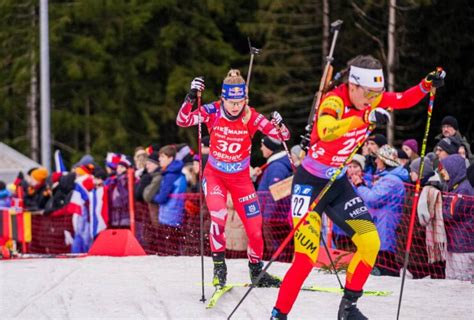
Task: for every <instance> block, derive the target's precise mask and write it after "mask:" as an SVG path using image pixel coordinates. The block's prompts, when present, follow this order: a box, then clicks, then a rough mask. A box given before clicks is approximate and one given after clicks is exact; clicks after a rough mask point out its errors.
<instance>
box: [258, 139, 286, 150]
mask: <svg viewBox="0 0 474 320" xmlns="http://www.w3.org/2000/svg"><path fill="white" fill-rule="evenodd" d="M262 143H263V145H264V146H265V147H267V148H268V149H270V150H271V151H273V152H277V151H280V150H283V144H282V143H281V141H280V140H277V139H274V138H271V137H268V136H267V137H264V138H263V139H262Z"/></svg>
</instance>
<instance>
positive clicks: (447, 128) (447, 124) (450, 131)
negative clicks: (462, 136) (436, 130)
mask: <svg viewBox="0 0 474 320" xmlns="http://www.w3.org/2000/svg"><path fill="white" fill-rule="evenodd" d="M441 130H442V131H443V136H445V137H452V136H454V134H455V133H456V131H458V130H459V126H458V120H457V119H456V118H455V117H453V116H446V117H444V118H443V120H441Z"/></svg>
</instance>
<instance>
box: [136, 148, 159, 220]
mask: <svg viewBox="0 0 474 320" xmlns="http://www.w3.org/2000/svg"><path fill="white" fill-rule="evenodd" d="M158 158H159V155H158V152H152V153H151V154H149V155H148V157H147V159H146V162H145V173H144V174H143V175H142V177H141V179H140V181H139V182H138V184H137V185H136V187H135V199H137V201H145V202H147V203H152V200H153V197H154V196H155V195H156V194H157V193H158V191H159V188H160V184H161V172H160V160H159V159H158ZM150 217H152V222H153V223H154V224H157V223H158V217H157V216H156V215H155V214H154V213H153V214H152V215H151V216H150Z"/></svg>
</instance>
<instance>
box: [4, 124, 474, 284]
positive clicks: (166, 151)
mask: <svg viewBox="0 0 474 320" xmlns="http://www.w3.org/2000/svg"><path fill="white" fill-rule="evenodd" d="M441 129H442V130H441V133H440V134H439V135H437V136H436V137H435V140H436V141H435V142H436V146H435V148H434V150H433V151H432V152H429V153H428V154H426V156H425V157H424V158H423V159H422V158H420V156H419V154H420V145H419V144H418V142H417V141H416V140H415V139H408V140H405V141H403V142H402V144H401V145H400V147H399V148H395V147H394V146H391V145H389V144H388V143H387V139H386V137H385V136H383V135H382V134H373V135H371V136H370V137H369V138H368V140H367V142H366V143H365V144H364V146H363V148H362V152H361V153H360V154H356V155H355V156H354V158H353V159H352V161H351V162H350V163H349V164H348V166H347V171H346V174H347V176H348V177H349V180H350V181H351V183H352V185H353V187H354V189H355V190H356V192H357V193H358V195H359V196H360V197H361V198H362V199H363V200H364V202H365V203H366V206H367V210H368V211H369V213H370V215H371V216H372V218H373V219H374V221H375V224H376V227H377V230H378V232H379V234H380V239H381V249H380V253H379V256H378V259H379V260H383V261H384V263H377V264H376V267H375V268H374V270H373V273H374V274H376V275H391V276H398V275H399V272H400V268H401V263H400V261H399V260H397V258H396V255H397V253H400V252H401V251H402V250H404V248H403V245H402V244H401V239H400V238H405V240H406V234H404V235H402V234H400V228H399V226H400V223H401V221H402V219H403V216H404V210H406V208H410V207H411V203H408V204H407V201H408V199H410V201H411V200H412V199H413V194H412V193H413V191H412V190H413V188H407V186H409V185H410V184H414V183H416V181H417V180H418V179H420V184H421V187H422V189H421V193H420V197H419V202H418V205H417V208H416V209H417V215H418V219H417V223H418V224H419V225H420V226H422V227H423V229H424V231H423V234H422V237H423V239H424V244H423V246H422V247H423V248H424V249H423V252H422V254H423V255H424V256H426V263H428V264H432V265H439V266H442V268H443V269H444V270H445V277H446V278H449V279H461V280H469V281H473V270H472V266H473V265H474V187H473V185H474V169H473V162H474V158H473V155H472V152H471V149H470V144H469V142H468V141H467V139H466V138H465V137H464V136H463V135H462V134H461V133H460V131H459V127H458V122H457V120H456V119H455V118H454V117H452V116H446V117H445V118H444V119H443V120H442V122H441ZM260 151H261V153H262V156H263V158H265V159H266V162H265V164H263V165H262V166H260V167H255V168H251V170H250V175H251V177H252V181H254V183H255V186H256V189H257V190H258V196H259V200H260V202H261V205H262V214H263V217H264V220H265V221H272V219H273V222H272V223H271V225H272V226H277V227H278V228H286V229H285V230H287V231H288V232H289V231H290V227H291V219H290V217H289V210H290V200H291V199H289V197H287V198H284V199H281V200H278V201H275V200H274V199H273V198H272V197H271V196H270V193H269V190H270V186H272V185H274V184H277V183H280V182H282V181H283V180H285V179H287V178H288V177H290V176H292V174H293V170H294V167H297V166H299V165H300V163H301V161H302V159H301V158H299V157H300V153H301V148H300V147H299V146H294V147H293V148H291V151H290V154H287V152H286V150H285V148H284V146H283V144H282V142H281V141H279V140H276V139H273V138H270V137H265V138H263V139H262V141H261V147H260ZM208 154H209V137H204V138H203V139H202V145H201V157H202V159H200V157H199V155H198V154H197V153H196V152H195V151H193V150H192V149H191V148H190V147H189V146H188V145H187V144H176V145H166V146H162V147H159V146H158V145H150V146H148V147H138V148H136V149H135V153H134V155H133V158H131V157H129V156H127V155H124V154H120V153H112V152H111V153H108V154H107V155H106V157H105V159H104V160H96V159H94V158H93V157H92V156H90V155H85V156H83V157H82V159H81V160H80V161H79V162H77V163H76V164H74V165H73V166H72V167H71V168H70V170H66V169H65V168H64V167H62V168H61V167H60V166H59V165H58V167H57V168H56V169H55V172H52V173H50V172H48V171H47V170H46V169H45V168H41V167H40V168H33V169H31V170H29V171H28V172H27V173H26V174H23V173H20V174H19V175H18V177H17V179H16V180H15V181H14V182H12V183H10V184H6V183H5V182H3V181H0V208H8V207H11V206H12V205H15V204H14V201H13V199H14V198H16V197H18V192H19V190H20V189H21V190H23V191H24V197H23V202H24V208H25V209H26V210H28V211H31V212H34V213H38V214H42V215H44V216H50V217H57V216H71V219H72V224H73V231H74V232H73V234H69V235H66V238H67V241H69V244H70V245H71V251H72V252H73V253H79V252H87V251H88V249H89V248H90V246H91V244H92V242H93V240H94V239H95V238H96V237H97V235H98V234H99V233H100V232H101V231H103V230H105V229H106V228H129V227H130V214H129V204H130V203H129V202H130V201H137V202H143V203H146V204H147V205H148V208H149V214H150V220H151V221H152V223H153V224H157V225H158V224H159V225H164V226H166V227H169V230H170V232H180V228H181V227H182V224H183V223H184V218H185V212H186V208H188V209H189V205H190V204H189V203H187V202H186V196H185V194H187V193H197V192H199V191H200V189H201V186H200V185H199V172H200V165H201V164H202V165H203V166H205V165H206V162H207V158H208ZM102 164H103V166H102ZM420 167H421V168H422V171H421V176H419V174H420ZM130 183H132V189H133V194H130V192H129V191H130V190H131V188H130ZM227 206H228V210H229V217H228V227H229V232H228V236H229V237H230V238H232V237H234V238H235V241H231V240H229V249H230V250H244V249H245V248H246V245H245V243H244V242H245V241H246V239H245V232H243V231H242V228H243V226H242V223H241V222H240V221H239V217H238V215H237V214H232V212H233V204H232V201H231V199H230V197H228V204H227ZM197 210H199V208H197ZM267 230H270V231H269V232H267V234H265V238H266V240H265V245H266V246H267V247H271V248H272V250H276V248H278V246H279V244H280V242H279V241H278V239H275V238H273V237H272V228H268V229H267ZM331 232H332V234H333V245H334V246H336V247H337V248H339V249H348V248H350V245H349V242H350V239H349V238H348V237H347V236H346V235H345V234H344V232H343V231H342V230H341V229H339V228H338V227H337V226H336V225H334V226H332V230H331ZM0 245H2V243H0ZM428 275H429V274H428ZM413 276H415V277H418V276H419V277H422V276H426V274H420V275H417V274H413Z"/></svg>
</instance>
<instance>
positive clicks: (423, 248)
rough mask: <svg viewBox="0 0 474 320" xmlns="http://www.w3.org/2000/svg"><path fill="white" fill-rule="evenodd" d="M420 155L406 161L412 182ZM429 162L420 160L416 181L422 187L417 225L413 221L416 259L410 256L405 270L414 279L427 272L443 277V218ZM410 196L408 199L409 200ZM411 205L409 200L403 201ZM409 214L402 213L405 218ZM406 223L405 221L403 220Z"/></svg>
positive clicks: (401, 234) (439, 194) (433, 276)
mask: <svg viewBox="0 0 474 320" xmlns="http://www.w3.org/2000/svg"><path fill="white" fill-rule="evenodd" d="M420 165H421V158H418V159H415V160H414V161H413V162H412V163H411V164H410V178H411V181H412V182H413V183H416V181H417V180H418V177H419V173H420ZM434 174H435V173H434V171H433V164H432V162H431V160H430V158H428V157H425V158H424V159H423V171H422V172H421V180H420V184H421V186H422V187H423V189H422V190H421V193H420V198H419V200H418V205H417V214H418V224H419V227H418V224H415V227H414V229H413V237H412V240H413V242H412V246H411V248H412V252H413V255H414V256H416V257H418V258H417V259H410V260H409V263H408V270H409V271H410V272H411V273H412V275H413V276H414V278H423V277H425V276H427V275H430V276H431V278H436V279H439V278H444V277H445V276H444V263H445V261H446V242H447V240H446V231H445V228H444V220H443V213H442V208H443V201H442V193H441V190H440V186H439V184H438V183H433V182H432V180H430V179H431V178H432V177H433V176H434ZM412 199H413V197H412V196H411V197H410V199H409V200H408V201H412ZM407 205H408V207H410V208H411V206H412V203H409V204H408V203H407ZM408 217H409V215H408V214H407V215H405V217H404V218H405V219H406V218H408ZM406 224H407V225H408V224H409V222H408V220H406ZM406 231H408V230H406V228H401V229H400V234H399V237H400V238H401V239H400V240H401V241H400V242H399V243H400V244H401V245H402V246H403V247H404V248H405V246H406V243H403V240H405V239H406V238H407V234H406V233H404V232H406Z"/></svg>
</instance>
